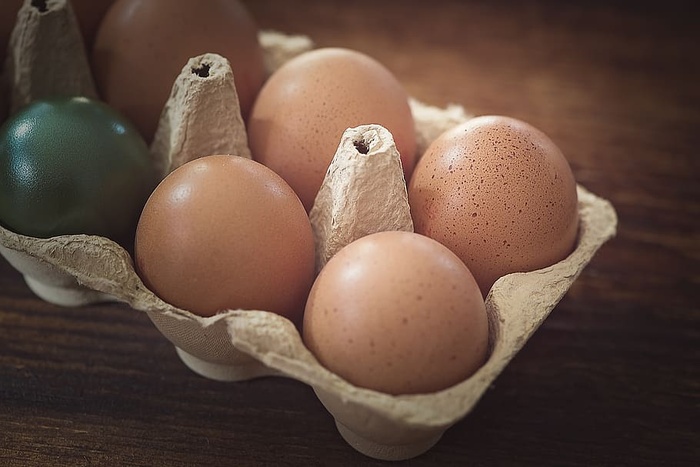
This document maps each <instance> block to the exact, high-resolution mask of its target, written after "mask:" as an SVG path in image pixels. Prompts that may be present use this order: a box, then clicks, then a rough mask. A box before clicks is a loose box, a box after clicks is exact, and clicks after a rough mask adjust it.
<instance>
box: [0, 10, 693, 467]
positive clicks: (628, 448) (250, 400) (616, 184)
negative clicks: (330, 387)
mask: <svg viewBox="0 0 700 467" xmlns="http://www.w3.org/2000/svg"><path fill="white" fill-rule="evenodd" d="M247 3H248V4H249V6H250V9H251V11H252V13H253V14H254V15H255V17H256V18H257V21H258V23H259V24H260V26H261V27H264V28H274V29H278V30H282V31H286V32H290V33H302V34H307V35H310V36H312V37H313V38H314V39H315V40H316V43H317V44H318V45H334V46H346V47H352V48H356V49H358V50H361V51H364V52H366V53H369V54H371V55H373V56H374V57H376V58H378V59H379V60H381V61H382V62H383V63H385V64H386V65H387V66H388V67H389V68H390V69H391V70H392V71H393V72H394V73H395V74H396V75H397V76H398V77H399V79H400V80H401V81H402V82H403V83H404V85H405V86H406V88H407V89H408V91H409V92H410V93H411V94H412V95H413V96H415V97H417V98H419V99H421V100H423V101H425V102H428V103H431V104H434V105H440V106H442V105H446V104H448V103H451V102H455V103H458V104H461V105H463V106H464V107H466V108H467V109H468V110H469V111H471V112H473V113H474V114H505V115H510V116H514V117H518V118H521V119H523V120H526V121H528V122H530V123H532V124H533V125H535V126H537V127H539V128H540V129H542V130H543V131H545V132H546V133H547V134H549V135H550V136H551V137H552V139H554V141H555V142H556V143H557V144H558V145H559V146H560V147H561V149H562V150H563V152H564V153H565V154H566V155H567V157H568V159H569V160H570V162H571V165H572V168H573V171H574V174H575V176H576V178H577V180H578V181H579V183H581V184H583V185H584V186H586V187H587V188H588V189H590V190H591V191H593V192H594V193H596V194H598V195H600V196H603V197H605V198H607V199H609V200H611V201H612V203H613V204H614V206H615V207H616V209H617V211H618V214H619V217H620V225H619V233H618V236H617V237H616V238H615V239H614V240H612V241H611V242H610V243H608V244H606V245H605V246H604V247H603V248H602V250H601V251H600V252H599V254H598V255H597V256H596V257H595V258H594V260H593V262H592V263H591V264H590V265H589V267H588V268H587V269H586V270H585V271H584V273H583V275H582V276H581V277H580V278H579V279H578V280H577V282H576V283H575V284H574V286H573V287H572V289H571V290H570V291H569V293H568V294H567V295H566V296H565V297H564V299H563V300H562V301H561V302H560V304H559V305H558V306H557V308H556V309H555V310H554V312H553V313H552V315H551V316H550V317H549V319H548V320H547V321H546V322H545V323H544V325H543V326H542V327H541V328H540V329H539V330H538V331H537V333H536V334H535V336H534V337H533V338H532V339H531V340H530V341H529V342H528V343H527V345H526V346H525V348H524V349H523V350H522V351H521V352H520V353H519V354H518V355H517V357H516V358H515V359H514V360H513V361H512V363H511V364H510V365H509V366H508V367H507V368H506V370H505V371H504V372H503V373H502V375H501V376H500V377H499V378H498V379H497V380H496V382H495V384H494V386H493V387H492V388H491V389H490V390H489V391H487V393H486V394H485V395H484V397H483V399H482V400H481V402H480V403H479V404H478V406H477V407H476V409H475V410H474V411H473V412H472V413H471V414H470V415H469V416H468V417H467V418H465V419H464V420H462V421H461V422H459V423H458V424H457V425H455V426H454V427H452V428H451V429H450V430H448V432H447V433H446V434H445V435H444V437H443V439H442V440H441V441H440V442H439V443H438V445H437V446H435V447H434V448H433V449H432V450H431V451H429V452H428V453H427V454H425V455H423V456H421V457H418V458H416V459H414V460H412V461H410V462H406V465H417V466H418V465H431V466H432V465H478V466H491V465H498V466H510V465H513V466H523V465H528V466H529V465H532V466H542V465H556V466H564V465H568V466H620V465H630V466H646V465H648V466H659V465H671V466H681V465H699V463H700V451H699V449H700V436H699V433H698V430H699V428H700V422H699V420H700V371H699V369H700V359H699V358H698V357H699V356H700V268H699V267H698V266H699V263H700V232H699V229H698V227H699V226H700V221H699V218H700V183H699V182H700V180H699V179H700V154H698V148H700V84H699V83H700V68H699V65H698V63H699V60H698V57H699V56H700V52H699V50H700V34H699V33H698V32H697V31H698V29H700V28H697V22H696V21H695V20H694V15H693V14H692V13H691V12H690V11H691V9H692V10H693V11H694V10H695V9H694V8H692V3H690V2H687V3H685V4H684V3H680V2H669V1H666V2H656V3H653V4H651V6H648V5H643V4H640V3H638V2H628V3H630V4H635V6H633V7H628V6H624V4H623V2H602V1H601V2H582V3H583V4H582V5H581V4H579V3H578V2H576V3H574V2H568V3H566V4H564V3H565V2H555V1H530V2H515V1H512V2H511V1H501V2H486V1H483V2H478V1H473V2H457V1H447V0H432V1H429V2H379V1H376V0H375V1H364V0H363V1H359V2H338V1H320V0H319V1H303V2H299V1H298V2H278V1H272V0H266V1H252V0H251V1H249V2H247ZM570 3H571V4H570ZM377 464H380V462H378V461H373V460H371V459H369V458H366V457H364V456H362V455H360V454H358V453H357V452H355V451H354V450H353V449H352V448H350V447H349V446H348V445H347V444H346V443H345V442H344V441H343V440H342V439H341V438H340V436H339V435H338V434H337V432H336V430H335V427H334V424H333V420H332V418H331V417H330V415H329V414H328V413H327V412H326V411H325V409H324V408H323V407H322V405H321V404H320V402H318V400H317V399H316V397H315V396H314V393H313V392H312V390H311V389H310V388H309V387H307V386H305V385H303V384H301V383H298V382H295V381H292V380H286V379H274V378H269V379H262V380H255V381H250V382H244V383H236V384H230V383H229V384H226V383H219V382H214V381H209V380H206V379H204V378H201V377H198V376H196V375H195V374H193V373H192V372H190V371H189V370H188V369H187V368H185V366H184V365H183V364H182V363H181V362H180V361H179V359H178V357H177V356H176V354H175V352H174V349H173V347H172V346H171V345H170V344H169V343H168V342H167V341H166V340H165V338H163V337H162V336H161V335H160V334H159V333H158V332H157V331H156V329H155V328H154V326H153V325H152V324H151V323H150V321H149V320H148V318H147V317H146V316H145V315H144V314H141V313H139V312H136V311H133V310H131V309H128V308H126V307H124V306H121V305H105V306H89V307H84V308H78V309H63V308H59V307H56V306H52V305H49V304H47V303H44V302H42V301H40V300H38V299H37V298H36V297H35V296H34V295H33V294H32V293H31V292H30V291H29V289H28V288H27V287H26V285H25V284H24V282H23V280H22V278H21V276H20V275H19V274H18V273H16V272H15V271H14V270H13V269H12V268H11V267H10V266H9V265H8V264H7V263H6V262H5V261H3V260H0V465H3V466H25V465H28V466H34V465H36V466H44V465H66V466H76V465H144V466H145V465H149V466H156V465H168V466H190V465H377Z"/></svg>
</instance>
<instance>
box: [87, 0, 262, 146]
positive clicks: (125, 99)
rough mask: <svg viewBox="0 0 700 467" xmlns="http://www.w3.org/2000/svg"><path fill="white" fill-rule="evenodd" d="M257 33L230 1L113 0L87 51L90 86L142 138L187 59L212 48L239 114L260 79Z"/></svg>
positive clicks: (153, 125) (249, 103)
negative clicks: (225, 64)
mask: <svg viewBox="0 0 700 467" xmlns="http://www.w3.org/2000/svg"><path fill="white" fill-rule="evenodd" d="M257 32H258V31H257V26H256V25H255V23H254V22H253V19H252V18H251V16H250V15H249V13H248V12H247V10H246V9H245V8H244V7H243V5H241V3H240V2H238V1H236V0H208V1H206V2H202V1H199V0H118V1H117V2H116V3H115V4H114V5H113V6H112V8H110V10H109V11H108V12H107V15H106V16H105V18H104V20H103V22H102V25H101V26H100V29H99V31H98V33H97V37H96V39H95V45H94V48H93V52H92V67H93V72H94V75H95V80H96V82H97V87H98V90H99V91H100V93H101V95H102V98H103V99H104V100H105V101H106V102H107V103H108V104H110V105H111V106H112V107H114V108H116V109H117V110H119V111H120V112H122V113H123V114H124V115H125V116H126V117H128V118H129V119H131V120H132V121H133V122H134V123H135V125H136V127H137V128H138V129H139V131H141V133H142V134H143V136H144V137H145V138H146V140H147V141H150V140H151V139H152V137H153V135H154V133H155V130H156V127H157V125H158V120H159V117H160V114H161V111H162V110H163V105H164V104H165V102H166V100H167V99H168V96H169V95H170V91H171V89H172V86H173V82H174V81H175V78H176V77H177V75H178V74H179V73H180V71H181V70H182V67H184V66H185V64H186V63H187V60H188V59H190V58H192V57H195V56H198V55H201V54H204V53H209V52H211V53H217V54H219V55H222V56H224V57H226V58H227V59H228V60H229V62H230V63H231V68H232V69H233V74H234V80H235V84H236V90H237V92H238V97H239V99H240V104H241V113H242V115H243V117H244V118H246V117H247V115H248V112H249V111H250V108H251V106H252V104H253V101H254V100H255V96H256V94H257V92H258V91H259V89H260V87H261V86H262V83H263V81H264V79H265V68H264V63H263V55H262V49H261V47H260V44H259V43H258V37H257Z"/></svg>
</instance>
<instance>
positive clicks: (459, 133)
mask: <svg viewBox="0 0 700 467" xmlns="http://www.w3.org/2000/svg"><path fill="white" fill-rule="evenodd" d="M408 193H409V203H410V205H411V215H412V217H413V222H414V227H415V230H416V232H419V233H422V234H425V235H427V236H429V237H431V238H434V239H436V240H438V241H439V242H440V243H442V244H444V245H446V246H447V247H448V248H450V249H451V250H452V251H454V252H455V253H456V254H457V256H459V257H460V258H461V259H462V261H464V263H465V264H466V265H467V267H469V269H470V270H471V272H472V273H473V274H474V277H475V278H476V281H477V282H478V284H479V287H480V288H481V291H482V293H483V294H484V296H486V295H487V293H488V292H489V290H490V288H491V286H492V285H493V283H494V282H495V281H496V280H497V279H498V278H499V277H501V276H503V275H506V274H508V273H512V272H525V271H532V270H535V269H539V268H543V267H545V266H549V265H551V264H554V263H556V262H558V261H560V260H562V259H564V258H565V257H566V256H568V255H569V254H570V253H571V251H572V250H573V248H574V246H575V243H576V238H577V233H578V211H577V195H576V182H575V180H574V177H573V174H572V172H571V168H570V167H569V164H568V162H567V160H566V158H565V157H564V155H563V154H562V152H561V151H560V150H559V148H558V147H557V146H556V145H555V144H554V142H552V140H551V139H550V138H549V137H547V135H545V134H544V133H543V132H541V131H540V130H538V129H536V128H534V127H533V126H531V125H529V124H527V123H525V122H522V121H520V120H517V119H514V118H509V117H503V116H483V117H477V118H473V119H471V120H469V121H467V122H466V123H464V124H462V125H459V126H457V127H455V128H453V129H451V130H448V131H447V132H445V133H444V134H443V135H441V136H440V137H439V138H438V139H436V140H435V141H434V142H433V144H431V145H430V146H429V148H428V150H427V151H426V153H425V155H424V156H423V157H422V158H421V160H420V161H419V163H418V164H417V166H416V170H415V172H414V174H413V178H412V179H411V181H410V184H409V189H408Z"/></svg>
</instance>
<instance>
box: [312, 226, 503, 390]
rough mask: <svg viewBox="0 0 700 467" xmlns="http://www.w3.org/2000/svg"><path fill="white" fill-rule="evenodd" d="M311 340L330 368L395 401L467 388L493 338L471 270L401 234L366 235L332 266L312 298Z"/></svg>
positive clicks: (426, 241) (428, 243)
mask: <svg viewBox="0 0 700 467" xmlns="http://www.w3.org/2000/svg"><path fill="white" fill-rule="evenodd" d="M329 307H332V308H333V309H334V310H337V312H336V313H334V314H333V315H332V316H329V315H327V314H325V313H323V310H325V309H327V308H329ZM303 335H304V342H305V343H306V345H307V346H308V348H309V349H310V350H311V351H312V352H313V353H314V355H315V356H316V358H317V359H318V360H319V362H321V364H323V365H324V366H326V368H328V369H330V370H331V371H333V372H335V373H336V374H338V375H339V376H341V377H342V378H344V379H346V380H347V381H349V382H350V383H352V384H355V385H357V386H360V387H365V388H370V389H374V390H377V391H382V392H386V393H390V394H409V393H428V392H433V391H438V390H441V389H445V388H447V387H449V386H451V385H454V384H457V383H459V382H461V381H463V380H465V379H466V378H468V377H469V376H471V375H472V374H473V373H474V372H475V371H476V370H477V369H478V368H479V367H480V366H481V365H482V364H483V363H484V361H485V359H486V354H487V351H488V338H489V337H488V319H487V315H486V308H485V305H484V301H483V298H482V297H481V292H480V291H479V288H478V286H477V284H476V281H475V280H474V278H473V276H472V275H471V273H470V272H469V270H468V269H467V268H466V266H465V265H464V264H463V263H462V262H461V261H460V260H459V258H458V257H457V256H456V255H455V254H454V253H452V252H451V251H450V250H448V249H447V248H446V247H445V246H443V245H441V244H439V243H438V242H436V241H434V240H432V239H430V238H428V237H425V236H423V235H418V234H415V233H413V232H401V231H387V232H380V233H374V234H371V235H367V236H365V237H362V238H361V239H359V240H356V241H354V242H353V243H350V244H349V245H347V246H346V247H344V248H343V249H342V250H340V251H339V252H338V253H336V255H335V256H333V257H332V258H331V260H330V261H329V262H328V263H327V264H326V266H325V267H324V268H323V269H322V270H321V273H320V274H319V276H318V278H317V279H316V281H315V283H314V286H313V287H312V290H311V293H310V295H309V299H308V301H307V304H306V309H305V312H304V326H303Z"/></svg>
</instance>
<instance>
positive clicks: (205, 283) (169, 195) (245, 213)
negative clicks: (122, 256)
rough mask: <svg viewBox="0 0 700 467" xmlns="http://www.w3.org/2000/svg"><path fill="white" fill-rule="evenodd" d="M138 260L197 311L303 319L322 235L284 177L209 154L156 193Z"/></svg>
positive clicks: (167, 296) (165, 295)
mask: <svg viewBox="0 0 700 467" xmlns="http://www.w3.org/2000/svg"><path fill="white" fill-rule="evenodd" d="M135 262H136V268H137V270H138V272H139V275H140V277H141V278H142V279H143V281H144V283H145V284H146V286H147V287H148V288H149V289H150V290H152V291H153V292H154V293H155V294H156V295H158V296H159V297H160V298H161V299H163V300H165V301H167V302H168V303H171V304H173V305H175V306H178V307H180V308H183V309H187V310H190V311H191V312H193V313H195V314H198V315H202V316H211V315H214V314H216V313H217V312H219V311H222V310H226V309H235V308H244V309H264V310H269V311H273V312H276V313H279V314H281V315H283V316H286V317H287V318H289V319H291V320H293V321H296V322H299V321H300V320H301V313H302V311H303V308H304V302H305V301H306V297H307V295H308V293H309V289H310V288H311V284H312V282H313V279H314V272H315V270H314V243H313V233H312V231H311V224H310V223H309V219H308V217H307V215H306V211H305V210H304V208H303V206H302V205H301V202H300V201H299V198H298V197H297V196H296V194H294V192H293V191H292V189H291V188H290V187H289V186H288V185H287V184H286V183H285V182H284V180H282V179H281V178H280V177H279V175H277V174H276V173H274V172H273V171H272V170H270V169H268V168H267V167H265V166H263V165H262V164H260V163H258V162H255V161H252V160H250V159H245V158H242V157H238V156H231V155H214V156H206V157H202V158H198V159H196V160H193V161H190V162H188V163H187V164H184V165H182V166H180V167H179V168H177V169H176V170H175V171H173V172H171V173H170V174H169V175H168V176H167V177H166V178H165V179H163V181H161V183H160V184H159V185H158V187H156V189H155V191H153V193H152V194H151V196H150V198H149V199H148V201H147V203H146V205H145V207H144V208H143V212H142V213H141V218H140V220H139V223H138V228H137V229H136V246H135Z"/></svg>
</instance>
